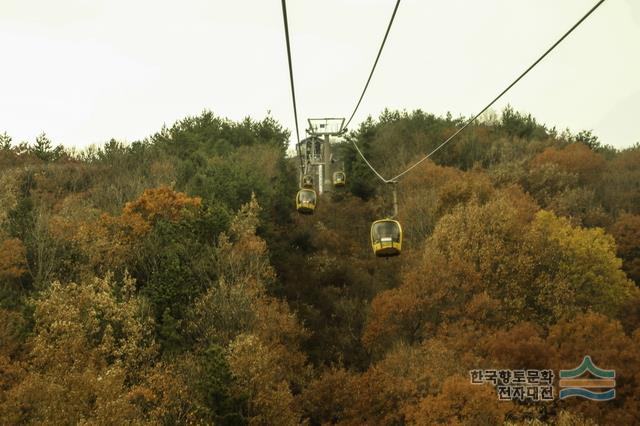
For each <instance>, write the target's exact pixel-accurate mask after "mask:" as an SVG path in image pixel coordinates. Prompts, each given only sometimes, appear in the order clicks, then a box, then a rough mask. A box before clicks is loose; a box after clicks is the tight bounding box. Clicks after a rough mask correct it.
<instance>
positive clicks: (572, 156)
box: [532, 143, 606, 183]
mask: <svg viewBox="0 0 640 426" xmlns="http://www.w3.org/2000/svg"><path fill="white" fill-rule="evenodd" d="M545 163H555V164H558V165H559V166H560V167H562V169H563V170H566V171H567V172H570V173H576V174H577V175H578V176H579V177H580V180H581V181H582V182H584V183H594V182H595V181H597V180H598V179H599V178H600V176H601V175H602V172H603V171H604V169H605V166H606V162H605V160H604V158H603V157H602V155H600V154H596V153H595V152H593V151H592V150H591V149H589V148H588V147H587V146H586V145H583V144H582V143H573V144H571V145H568V146H566V147H565V148H562V149H557V148H554V147H550V148H547V149H545V150H544V151H543V152H542V153H540V154H538V155H537V156H536V157H535V158H534V159H533V161H532V165H533V166H534V167H538V166H541V165H543V164H545Z"/></svg>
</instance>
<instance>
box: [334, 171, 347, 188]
mask: <svg viewBox="0 0 640 426" xmlns="http://www.w3.org/2000/svg"><path fill="white" fill-rule="evenodd" d="M346 180H347V178H346V176H345V174H344V172H335V173H333V186H335V187H336V188H337V187H339V186H344V185H345V184H346Z"/></svg>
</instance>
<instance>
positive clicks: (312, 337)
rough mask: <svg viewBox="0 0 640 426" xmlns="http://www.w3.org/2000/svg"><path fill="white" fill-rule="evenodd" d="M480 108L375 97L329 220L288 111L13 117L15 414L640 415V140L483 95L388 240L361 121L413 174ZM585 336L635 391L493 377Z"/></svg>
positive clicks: (10, 275) (411, 196)
mask: <svg viewBox="0 0 640 426" xmlns="http://www.w3.org/2000/svg"><path fill="white" fill-rule="evenodd" d="M463 122H464V117H460V118H454V117H452V116H451V115H447V116H444V117H439V116H435V115H433V114H429V113H426V112H423V111H420V110H417V111H413V112H407V111H388V110H386V111H384V112H383V113H382V114H381V115H380V116H379V117H378V118H371V117H370V118H369V119H367V120H366V121H365V122H363V123H362V124H361V125H360V126H359V127H358V128H357V129H355V130H352V131H351V132H349V133H348V134H347V135H346V136H345V137H344V138H343V139H342V140H336V141H335V143H334V152H335V154H336V156H337V157H338V158H339V159H340V161H341V162H342V163H343V164H344V171H345V173H346V176H347V179H346V182H347V185H346V187H345V188H344V189H340V190H336V191H332V192H327V193H326V194H323V195H322V197H321V200H320V202H319V206H318V209H317V211H316V213H315V214H314V215H313V216H300V215H298V214H297V213H296V212H295V208H294V207H295V204H294V201H293V200H294V197H295V194H296V191H297V189H298V179H299V177H298V171H297V160H296V159H295V158H290V157H287V146H288V141H289V138H290V134H289V132H288V131H287V130H285V129H284V128H283V127H282V126H281V125H280V124H279V123H277V122H276V121H275V120H273V119H272V118H271V117H267V118H265V119H263V120H261V121H256V120H253V119H249V118H247V119H245V120H243V121H240V122H234V121H231V120H228V119H224V118H220V117H217V116H216V115H215V114H213V113H212V112H209V111H205V112H203V113H202V114H201V115H199V116H196V117H187V118H185V119H182V120H180V121H178V122H176V123H175V124H174V125H172V126H171V127H164V128H162V129H160V130H159V131H158V132H157V133H155V134H153V135H151V136H149V137H148V138H146V139H145V140H142V141H136V142H133V143H131V144H125V143H122V142H119V141H116V140H111V141H109V142H108V143H106V144H104V145H103V146H100V147H95V146H94V147H90V148H87V149H84V150H81V151H78V150H72V149H69V148H64V147H63V146H61V145H58V146H55V144H54V142H53V141H51V140H50V139H49V138H48V137H47V135H46V134H44V133H43V134H41V135H40V136H38V138H36V140H35V141H34V143H27V142H20V143H14V141H12V139H11V137H10V135H7V134H6V133H4V134H2V135H0V419H2V423H5V422H6V423H8V424H58V423H60V421H61V419H64V422H65V423H69V424H125V423H135V424H140V423H145V424H146V423H150V424H186V423H191V424H221V425H242V424H261V425H264V424H278V425H282V424H310V425H321V424H340V425H356V424H358V425H359V424H385V425H405V424H415V425H424V424H443V425H444V424H470V425H471V424H473V425H476V424H505V425H530V424H536V425H545V424H562V425H590V424H633V423H634V421H637V419H638V418H640V390H639V389H640V373H638V372H639V371H640V291H639V290H638V285H640V144H638V145H636V146H633V147H631V148H627V149H615V148H613V147H611V146H609V145H606V144H603V143H602V142H601V141H599V139H598V137H597V136H595V135H593V134H592V132H590V131H581V132H578V133H575V134H574V133H572V132H570V131H568V130H565V131H563V132H559V131H557V130H556V129H555V128H549V127H547V126H545V125H543V124H541V123H539V122H538V121H537V120H536V119H535V118H534V117H532V116H531V115H529V114H523V113H521V112H518V111H514V110H513V109H512V108H510V107H509V108H507V109H505V110H504V111H502V113H501V114H500V115H499V116H498V115H497V114H494V115H493V116H485V117H483V119H482V120H480V121H479V122H478V123H476V124H473V125H471V126H470V127H469V128H468V129H467V130H465V131H464V132H463V133H461V134H460V135H459V136H458V138H457V139H456V140H454V142H452V143H451V144H450V145H448V146H447V147H446V149H443V150H441V151H439V152H438V154H437V155H435V156H434V157H433V158H432V160H433V161H431V160H429V161H425V162H424V163H422V164H421V165H420V166H418V167H416V168H415V169H414V170H413V171H412V172H411V173H410V174H407V175H406V176H405V178H404V179H403V180H401V182H400V183H399V184H398V198H399V215H398V220H399V221H400V222H401V223H402V225H403V229H404V233H405V237H404V238H405V243H404V245H405V248H403V253H402V255H401V256H399V257H397V258H393V259H386V260H385V259H377V258H376V257H375V256H373V254H372V253H371V247H370V244H369V226H370V224H371V222H372V221H373V220H375V219H378V218H380V217H383V216H385V215H387V214H388V212H389V209H390V194H389V191H388V188H386V187H385V186H382V185H380V184H379V183H378V181H377V180H376V177H375V176H374V175H373V174H372V173H371V171H370V170H369V169H368V167H367V166H366V165H365V164H364V163H363V162H362V161H361V159H360V158H359V156H358V154H357V152H356V151H355V150H354V148H353V145H352V142H356V143H357V144H358V146H359V147H361V149H362V151H363V152H364V154H365V155H366V156H367V158H368V159H369V160H370V161H371V163H372V164H374V165H375V167H376V168H378V170H379V171H380V172H381V173H382V174H383V175H385V176H392V175H394V174H397V173H398V172H399V171H401V170H403V168H405V167H407V166H408V165H410V164H413V163H414V162H415V161H416V160H418V159H420V158H422V156H424V154H425V153H427V152H429V151H430V150H432V149H433V148H435V147H436V146H438V145H439V144H440V143H441V142H442V140H444V139H446V138H447V137H448V136H450V135H451V134H453V132H455V130H456V128H457V127H459V126H460V125H461V123H463ZM394 172H395V173H394ZM587 355H589V356H590V357H591V359H592V360H593V362H594V363H595V364H596V365H598V366H600V367H602V368H604V369H607V370H615V372H616V377H615V381H616V384H615V389H616V397H615V399H613V400H612V401H606V402H596V401H589V400H585V399H578V398H567V399H558V398H554V399H552V400H550V401H532V400H527V399H525V400H523V401H518V400H514V401H501V400H499V399H498V397H497V393H496V389H495V387H494V386H492V385H490V384H484V385H476V384H473V383H471V381H470V371H471V370H476V369H497V370H500V369H502V370H505V369H540V370H544V369H551V370H553V371H555V372H556V376H557V373H558V371H559V370H560V369H573V368H575V367H576V366H578V365H579V364H580V362H581V361H582V359H583V357H585V356H587ZM558 379H559V377H555V379H554V381H553V383H552V384H553V386H555V389H556V391H557V390H558V389H559V388H558V386H559V382H558ZM556 396H557V395H556Z"/></svg>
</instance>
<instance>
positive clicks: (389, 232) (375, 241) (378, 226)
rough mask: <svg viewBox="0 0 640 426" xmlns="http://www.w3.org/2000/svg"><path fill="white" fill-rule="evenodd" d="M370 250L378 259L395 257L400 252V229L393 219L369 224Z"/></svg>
mask: <svg viewBox="0 0 640 426" xmlns="http://www.w3.org/2000/svg"><path fill="white" fill-rule="evenodd" d="M371 248H373V252H374V253H375V255H376V256H378V257H390V256H397V255H399V254H400V251H401V250H402V227H401V226H400V222H398V221H397V220H393V219H381V220H376V221H375V222H373V224H371Z"/></svg>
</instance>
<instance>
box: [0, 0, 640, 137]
mask: <svg viewBox="0 0 640 426" xmlns="http://www.w3.org/2000/svg"><path fill="white" fill-rule="evenodd" d="M394 4H395V0H322V1H320V0H315V1H313V0H289V1H288V12H289V23H290V33H291V43H292V50H293V67H294V75H295V83H296V92H297V97H298V113H299V118H300V125H301V128H302V129H303V128H305V123H306V118H307V117H318V116H319V117H325V116H348V115H349V114H350V113H351V111H352V109H353V107H354V105H355V102H356V100H357V98H358V96H359V94H360V91H361V90H362V87H363V85H364V83H365V80H366V77H367V74H368V72H369V70H370V67H371V65H372V63H373V59H374V58H375V54H376V52H377V49H378V46H379V43H380V41H381V39H382V36H383V34H384V30H385V26H386V24H387V22H388V19H389V17H390V15H391V11H392V10H393V6H394ZM593 4H595V0H562V1H559V0H485V1H471V0H465V1H462V0H449V1H430V0H404V1H402V3H401V5H400V8H399V10H398V14H397V16H396V21H395V23H394V26H393V28H392V30H391V34H390V36H389V39H388V41H387V46H386V48H385V51H384V52H383V54H382V57H381V60H380V63H379V64H378V68H377V70H376V74H375V75H374V77H373V80H372V83H371V86H370V88H369V91H368V92H367V94H366V96H365V98H364V100H363V103H362V105H361V107H360V109H359V112H358V114H357V115H356V117H355V118H354V123H355V124H357V123H359V122H360V121H361V120H363V119H364V118H365V117H366V116H367V115H374V116H377V115H378V114H379V113H380V112H381V111H382V110H383V109H384V108H385V107H389V108H394V109H407V110H413V109H416V108H421V109H423V110H424V111H427V112H433V113H436V114H444V113H446V112H447V111H451V112H452V113H453V114H454V115H456V116H457V115H460V114H462V115H465V116H469V115H472V114H474V113H475V112H477V111H478V110H479V109H480V108H481V107H483V106H484V105H485V104H486V103H487V102H488V101H489V100H490V99H491V98H493V97H494V96H495V95H496V94H497V93H498V92H499V91H501V90H502V89H503V88H504V87H505V86H506V85H507V84H508V83H509V82H511V81H512V80H513V79H514V78H515V77H516V76H517V75H518V74H519V73H520V72H521V71H523V70H524V69H525V68H526V67H527V66H529V65H530V64H531V63H532V62H533V61H534V60H535V59H536V58H537V57H538V56H539V55H540V54H541V53H542V52H543V51H544V50H546V48H547V47H549V46H550V45H551V44H552V43H553V42H554V41H555V40H556V39H557V38H558V37H559V36H560V35H561V34H563V33H564V32H565V31H566V30H567V29H568V28H569V27H570V26H571V25H573V23H574V22H575V21H577V19H578V18H579V17H581V16H582V15H583V14H584V13H585V12H586V11H587V10H588V9H589V8H591V7H592V6H593ZM281 13H282V12H281V5H280V2H279V1H277V0H268V1H267V0H237V1H220V0H183V1H162V0H127V1H124V0H109V1H101V0H100V1H98V0H56V1H51V0H39V1H36V0H0V54H1V56H0V58H1V59H0V133H1V132H3V131H6V132H7V133H8V134H9V135H10V136H12V137H13V139H14V141H15V142H19V141H22V140H28V141H30V142H32V141H33V140H34V139H35V136H36V135H37V134H39V133H40V132H43V131H44V132H46V133H47V134H48V135H49V136H50V137H51V139H53V141H54V142H55V143H61V144H64V145H66V146H77V147H84V146H87V145H89V144H92V143H95V144H102V143H104V142H105V141H107V140H109V139H110V138H116V139H118V140H122V141H128V142H131V141H134V140H139V139H142V138H144V137H145V136H148V135H150V134H152V133H154V132H155V131H157V130H159V129H160V128H161V126H162V125H163V124H164V123H166V124H167V125H171V124H172V123H173V122H175V121H176V120H178V119H181V118H183V117H185V116H187V115H196V114H199V113H200V112H201V111H202V110H204V109H210V110H212V111H213V112H214V113H216V114H217V115H220V116H223V117H228V118H231V119H234V120H239V119H242V118H243V117H246V116H251V117H253V118H255V119H262V118H264V117H265V116H266V114H267V111H271V115H272V116H273V117H274V118H275V119H277V120H278V121H280V122H281V123H282V124H283V125H284V126H286V127H287V128H289V129H290V130H292V137H294V136H293V129H294V123H293V110H292V107H291V94H290V89H289V80H288V70H287V59H286V50H285V43H284V32H283V24H282V14H281ZM507 103H510V104H511V105H513V107H514V108H515V109H517V110H520V111H523V112H530V113H531V114H533V116H534V117H536V118H537V119H538V120H539V121H541V122H544V123H546V124H547V125H549V126H557V127H558V128H559V129H564V128H565V127H569V128H570V129H572V130H573V131H578V130H582V129H592V130H593V131H594V132H595V134H596V135H598V136H599V137H600V139H601V140H602V141H603V142H604V143H608V144H611V145H614V146H616V147H627V146H630V145H632V144H633V143H635V142H640V0H607V1H606V2H605V3H604V4H603V5H602V6H601V7H600V8H599V9H598V10H597V11H596V12H595V13H594V15H592V16H591V17H590V18H589V19H587V21H585V22H584V23H583V24H582V26H581V27H579V28H578V29H577V30H576V31H575V32H574V33H573V34H572V35H571V36H570V37H569V38H568V39H567V40H565V41H564V42H563V44H561V45H560V46H559V47H558V48H557V49H556V50H555V51H554V52H553V53H552V54H551V55H550V56H548V57H547V58H546V59H545V60H544V61H543V62H542V63H541V64H540V65H539V66H538V67H536V68H535V69H534V70H533V71H532V72H531V73H530V74H529V75H528V76H527V77H525V79H523V80H522V81H521V82H520V83H519V84H518V85H517V86H516V87H515V88H513V89H512V90H511V91H510V92H509V93H507V95H505V97H504V98H503V100H501V101H500V102H499V103H498V104H497V105H496V107H495V109H496V110H498V111H499V110H501V109H502V108H503V107H504V106H505V105H506V104H507ZM351 127H352V128H353V127H355V125H354V124H352V126H351Z"/></svg>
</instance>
